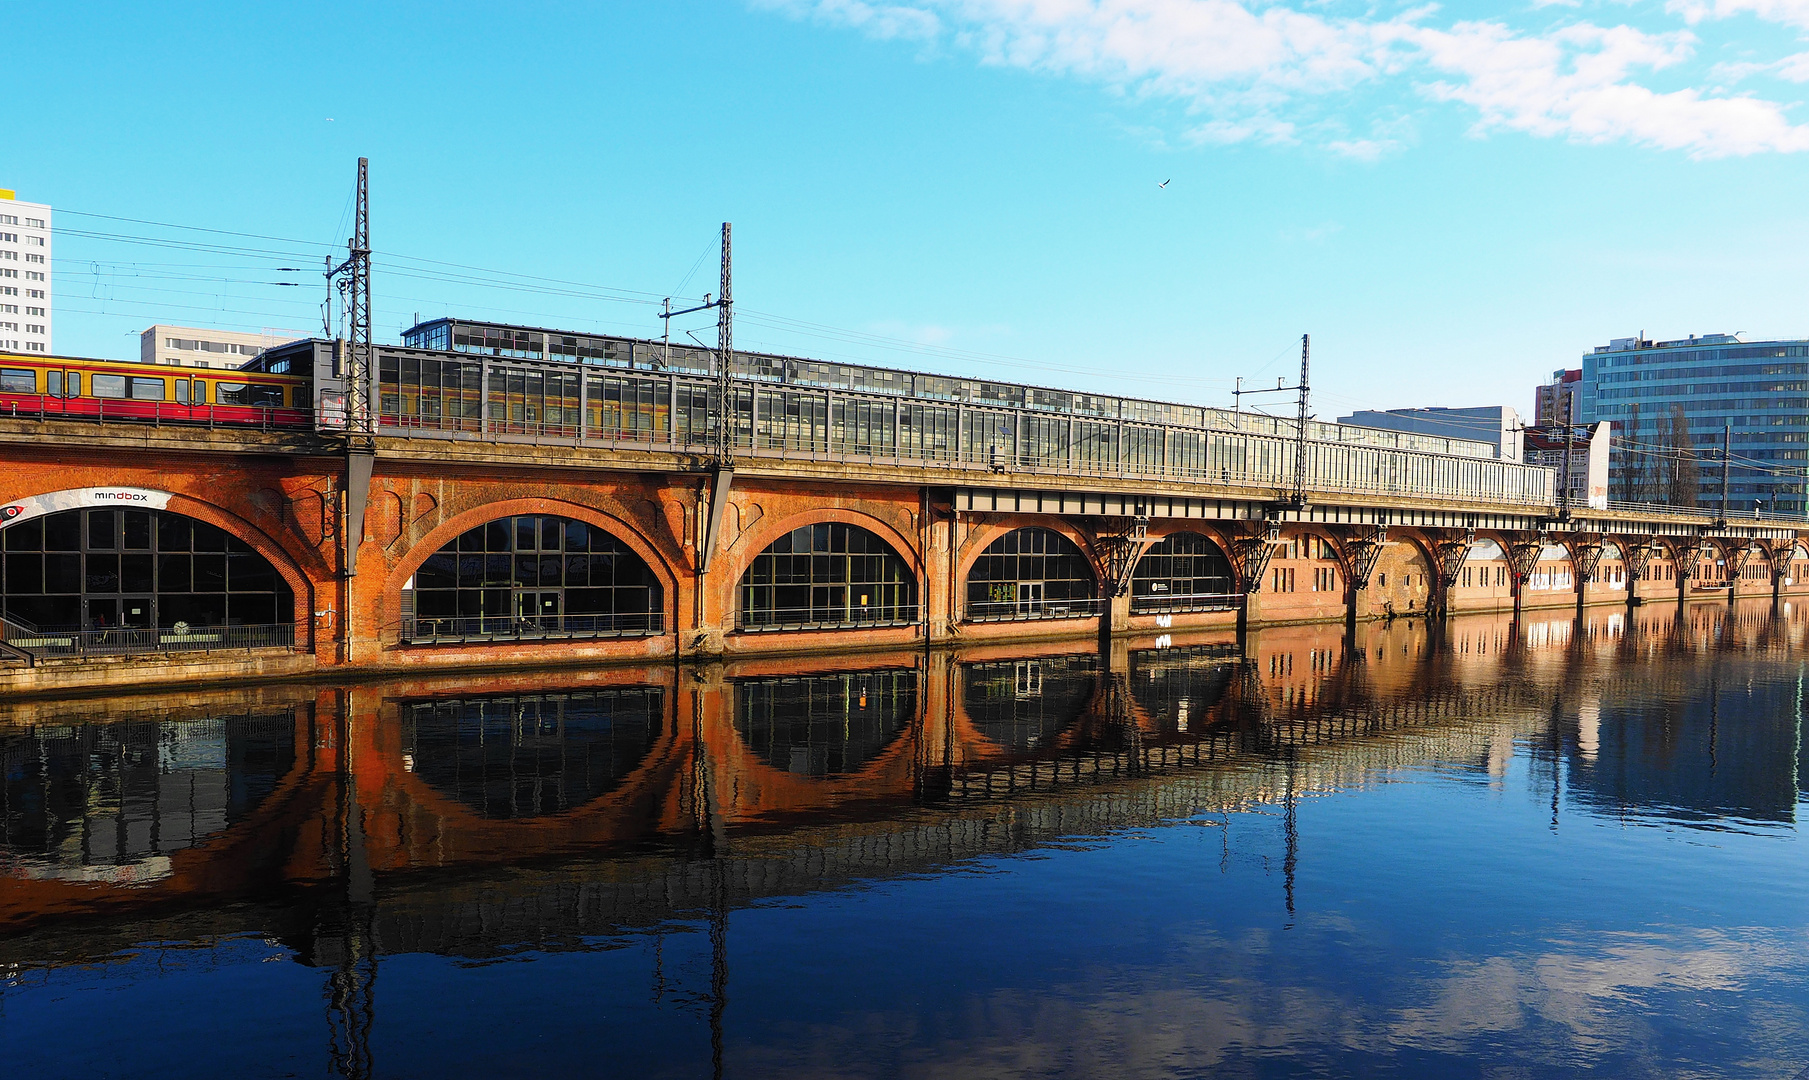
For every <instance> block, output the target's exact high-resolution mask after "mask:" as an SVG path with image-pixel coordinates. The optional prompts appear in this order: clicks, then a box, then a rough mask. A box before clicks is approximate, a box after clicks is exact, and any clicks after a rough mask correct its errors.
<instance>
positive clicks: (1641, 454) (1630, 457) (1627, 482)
mask: <svg viewBox="0 0 1809 1080" xmlns="http://www.w3.org/2000/svg"><path fill="white" fill-rule="evenodd" d="M1620 441H1621V498H1623V499H1625V500H1627V501H1628V502H1649V501H1651V498H1652V467H1651V462H1652V456H1651V454H1649V453H1647V452H1646V449H1645V448H1644V447H1643V446H1642V445H1641V444H1642V442H1644V440H1642V439H1641V438H1640V431H1639V403H1638V402H1634V403H1633V404H1631V405H1628V406H1627V419H1625V420H1623V421H1622V422H1621V430H1620Z"/></svg>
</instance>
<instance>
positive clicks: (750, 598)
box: [737, 521, 917, 630]
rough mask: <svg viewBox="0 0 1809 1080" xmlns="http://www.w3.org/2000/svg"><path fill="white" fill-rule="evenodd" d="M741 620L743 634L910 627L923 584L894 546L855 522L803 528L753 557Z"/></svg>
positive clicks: (745, 583)
mask: <svg viewBox="0 0 1809 1080" xmlns="http://www.w3.org/2000/svg"><path fill="white" fill-rule="evenodd" d="M737 617H738V625H739V626H740V628H741V629H743V630H780V629H801V628H818V627H836V626H896V625H903V624H909V623H913V622H916V621H917V580H916V578H915V577H913V576H912V574H911V568H910V567H909V566H907V565H906V564H905V561H904V560H903V559H901V558H899V557H898V553H897V552H895V551H893V550H892V547H891V545H889V544H887V543H886V542H885V541H884V540H881V539H880V538H879V537H877V536H875V535H873V534H872V533H870V532H868V531H867V530H865V529H863V528H860V527H859V526H857V525H845V524H843V523H841V522H839V521H825V522H819V523H818V524H815V525H804V526H801V527H799V528H796V529H793V530H792V531H791V532H788V533H786V534H785V535H784V536H781V537H780V538H779V539H777V540H775V541H773V543H772V545H771V546H770V547H768V548H767V549H766V550H765V551H762V552H761V553H760V554H759V555H756V556H755V557H754V562H753V565H751V566H749V567H748V570H747V573H746V574H744V575H742V578H741V608H740V611H739V612H738V613H737Z"/></svg>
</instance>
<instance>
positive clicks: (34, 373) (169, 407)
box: [0, 353, 314, 428]
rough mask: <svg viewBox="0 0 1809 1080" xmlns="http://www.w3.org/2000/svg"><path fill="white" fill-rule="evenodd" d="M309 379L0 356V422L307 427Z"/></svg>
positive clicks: (309, 417)
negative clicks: (60, 420) (65, 419)
mask: <svg viewBox="0 0 1809 1080" xmlns="http://www.w3.org/2000/svg"><path fill="white" fill-rule="evenodd" d="M312 407H313V402H312V401H311V400H310V394H309V380H308V379H307V378H304V377H298V376H293V375H266V374H264V373H262V372H255V371H239V370H237V369H230V368H228V369H215V368H194V367H181V366H172V365H169V364H143V363H132V362H129V361H123V360H82V359H76V358H73V357H67V356H31V355H22V354H19V353H0V417H5V416H31V417H38V416H44V417H54V416H69V417H82V418H86V419H101V420H115V419H117V420H154V421H157V422H160V423H169V422H174V423H184V422H188V423H199V424H248V425H256V426H258V427H284V428H290V427H297V428H299V427H311V426H313V422H314V421H313V416H312V413H311V409H312Z"/></svg>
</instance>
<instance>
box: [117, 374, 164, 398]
mask: <svg viewBox="0 0 1809 1080" xmlns="http://www.w3.org/2000/svg"><path fill="white" fill-rule="evenodd" d="M126 384H127V385H128V386H129V387H130V388H131V391H132V397H133V399H134V400H137V401H162V400H163V395H164V390H165V389H166V388H165V387H164V385H163V380H162V379H141V378H138V377H137V376H133V377H132V378H129V379H127V380H126Z"/></svg>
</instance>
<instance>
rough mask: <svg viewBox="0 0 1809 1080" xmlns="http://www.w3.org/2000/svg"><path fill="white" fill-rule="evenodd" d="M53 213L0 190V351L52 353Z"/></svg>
mask: <svg viewBox="0 0 1809 1080" xmlns="http://www.w3.org/2000/svg"><path fill="white" fill-rule="evenodd" d="M50 286H51V281H50V207H48V206H45V205H44V204H42V203H28V202H20V201H19V199H18V196H17V193H15V192H13V191H10V190H8V189H6V188H0V349H10V350H12V351H14V352H28V353H48V352H50V351H51V347H50V308H51V301H50V291H51V290H50Z"/></svg>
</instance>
